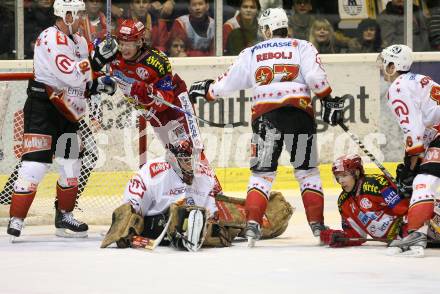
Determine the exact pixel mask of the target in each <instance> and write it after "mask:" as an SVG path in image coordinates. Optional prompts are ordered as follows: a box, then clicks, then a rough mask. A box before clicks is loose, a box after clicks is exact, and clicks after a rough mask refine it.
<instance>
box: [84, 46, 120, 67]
mask: <svg viewBox="0 0 440 294" xmlns="http://www.w3.org/2000/svg"><path fill="white" fill-rule="evenodd" d="M107 44H108V45H107ZM117 53H118V42H116V40H115V39H113V38H112V39H110V40H109V43H107V41H103V42H101V43H99V45H98V46H96V47H95V50H94V51H93V54H92V58H91V62H90V63H91V66H92V69H93V70H94V71H100V70H101V69H102V67H103V66H104V65H105V64H106V63H109V62H112V61H113V60H114V59H115V58H116V54H117Z"/></svg>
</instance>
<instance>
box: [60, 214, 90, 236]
mask: <svg viewBox="0 0 440 294" xmlns="http://www.w3.org/2000/svg"><path fill="white" fill-rule="evenodd" d="M55 228H56V232H55V235H57V236H58V237H64V238H85V237H87V230H88V229H89V226H88V225H87V224H85V223H83V222H81V221H79V220H77V219H75V217H74V216H73V213H72V212H62V211H60V210H58V209H57V210H56V213H55Z"/></svg>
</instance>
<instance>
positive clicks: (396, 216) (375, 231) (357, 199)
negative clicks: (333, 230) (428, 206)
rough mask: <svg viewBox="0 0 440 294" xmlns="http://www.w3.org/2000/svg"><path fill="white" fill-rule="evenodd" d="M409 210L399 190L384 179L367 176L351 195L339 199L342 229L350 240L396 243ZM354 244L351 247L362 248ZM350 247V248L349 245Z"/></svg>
mask: <svg viewBox="0 0 440 294" xmlns="http://www.w3.org/2000/svg"><path fill="white" fill-rule="evenodd" d="M408 207H409V201H408V199H403V198H401V196H400V195H399V194H398V193H397V191H396V188H395V187H394V186H393V184H392V183H390V181H389V180H388V179H387V178H386V177H385V176H384V175H379V174H372V175H365V176H364V177H362V178H360V179H359V180H358V183H357V186H356V187H355V189H354V190H353V191H352V192H349V193H347V192H345V191H344V192H342V193H341V195H340V196H339V198H338V208H339V213H340V214H341V218H342V229H343V230H344V232H345V233H346V237H348V238H360V237H362V238H366V237H367V236H368V235H369V236H371V237H373V238H386V239H388V240H392V239H395V238H396V236H398V235H399V233H400V232H401V228H402V225H403V217H404V216H405V215H406V214H407V212H408ZM362 243H363V242H359V241H356V242H352V244H349V245H360V244H362ZM347 245H348V244H347Z"/></svg>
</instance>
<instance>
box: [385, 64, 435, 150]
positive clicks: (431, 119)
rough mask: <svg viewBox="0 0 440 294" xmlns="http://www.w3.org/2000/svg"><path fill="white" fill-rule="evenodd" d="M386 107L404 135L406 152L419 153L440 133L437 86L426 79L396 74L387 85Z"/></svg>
mask: <svg viewBox="0 0 440 294" xmlns="http://www.w3.org/2000/svg"><path fill="white" fill-rule="evenodd" d="M387 98H388V100H387V105H388V107H389V108H390V109H391V113H392V114H393V115H394V117H395V118H396V119H397V122H398V123H399V125H400V128H401V129H402V131H403V133H404V138H405V142H406V152H407V153H408V154H409V155H417V154H421V153H423V152H424V151H425V149H426V148H427V147H428V145H429V143H430V142H431V141H432V140H433V139H434V137H435V136H436V135H437V132H438V131H439V130H440V106H439V105H440V86H439V84H437V83H436V82H434V81H433V80H432V79H431V78H430V77H427V76H424V75H419V74H415V73H411V72H409V73H406V74H402V75H400V76H399V77H398V78H397V79H396V80H395V81H394V82H393V83H392V84H391V86H390V88H389V89H388V94H387Z"/></svg>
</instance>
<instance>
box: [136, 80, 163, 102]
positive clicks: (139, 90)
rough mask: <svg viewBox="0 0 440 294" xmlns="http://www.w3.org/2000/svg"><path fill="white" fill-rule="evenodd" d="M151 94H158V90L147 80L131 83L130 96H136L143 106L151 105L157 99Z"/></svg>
mask: <svg viewBox="0 0 440 294" xmlns="http://www.w3.org/2000/svg"><path fill="white" fill-rule="evenodd" d="M150 95H156V96H157V90H156V89H155V88H154V86H153V84H146V83H145V82H140V81H136V82H134V83H133V84H132V85H131V91H130V96H131V97H133V98H135V99H136V101H137V103H138V104H139V105H142V106H143V107H151V106H152V105H153V104H154V102H155V100H154V99H153V98H151V97H150Z"/></svg>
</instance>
